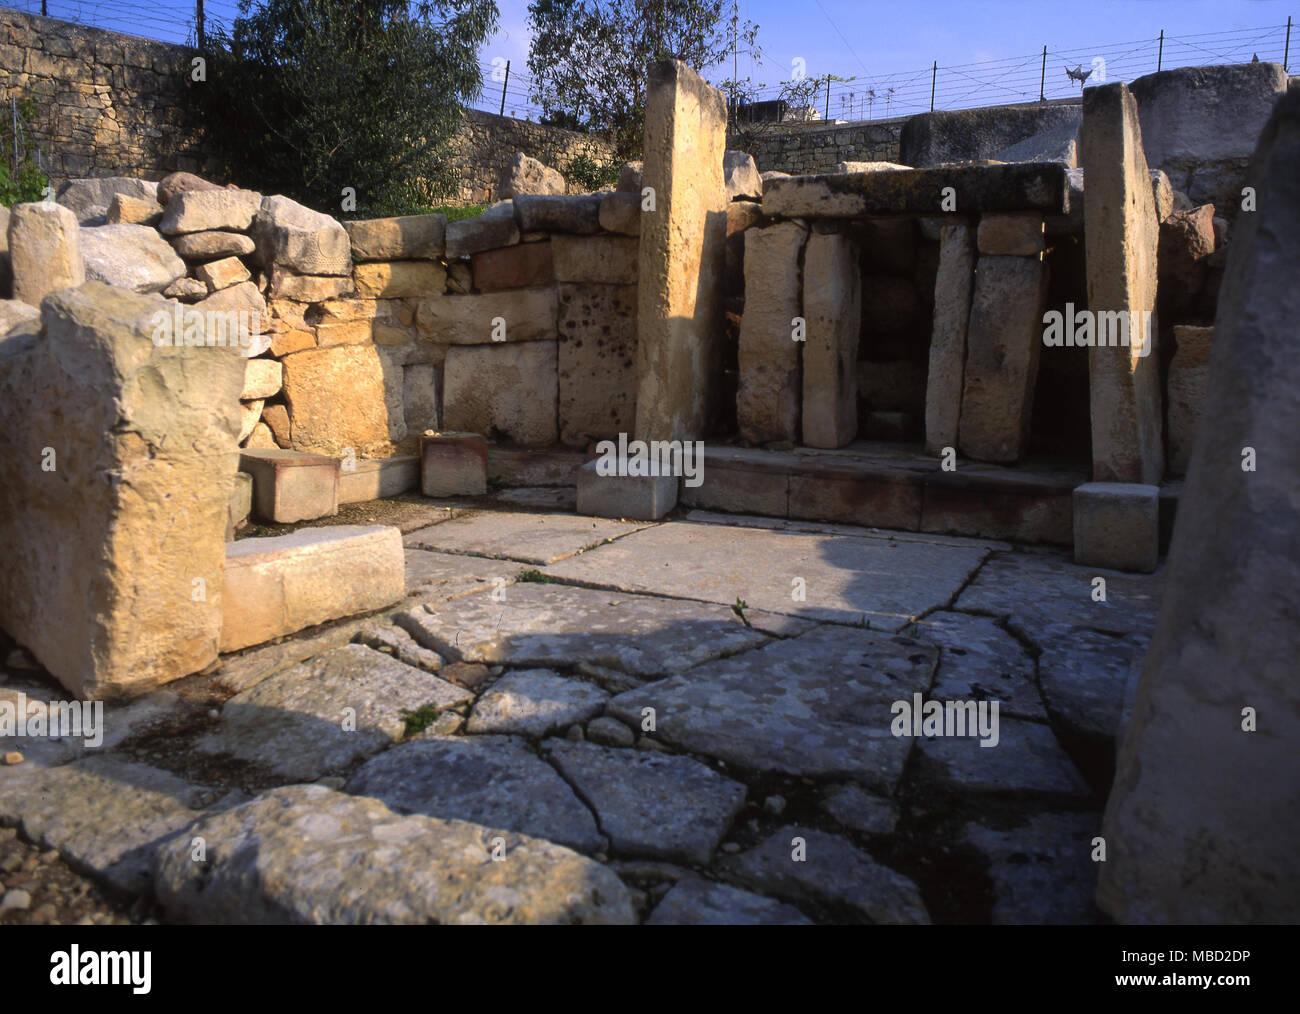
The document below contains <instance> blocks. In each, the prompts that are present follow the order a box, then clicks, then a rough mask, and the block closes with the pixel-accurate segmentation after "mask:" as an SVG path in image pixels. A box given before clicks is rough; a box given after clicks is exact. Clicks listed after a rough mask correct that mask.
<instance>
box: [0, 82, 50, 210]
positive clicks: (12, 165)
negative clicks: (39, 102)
mask: <svg viewBox="0 0 1300 1014" xmlns="http://www.w3.org/2000/svg"><path fill="white" fill-rule="evenodd" d="M6 106H7V108H4V109H0V153H3V155H2V157H0V204H2V205H4V206H5V207H6V208H12V207H13V206H14V205H15V204H21V203H23V202H25V201H39V200H40V199H41V198H42V197H44V196H45V188H46V187H48V186H49V183H50V181H49V178H48V177H47V176H46V175H45V173H44V172H42V171H41V168H40V165H39V164H38V163H39V154H38V152H37V148H36V143H35V142H34V141H33V140H32V138H31V124H32V123H33V122H34V121H35V119H36V103H35V102H33V101H32V100H31V99H30V98H23V99H18V98H11V99H10V100H9V101H8V102H7V103H6Z"/></svg>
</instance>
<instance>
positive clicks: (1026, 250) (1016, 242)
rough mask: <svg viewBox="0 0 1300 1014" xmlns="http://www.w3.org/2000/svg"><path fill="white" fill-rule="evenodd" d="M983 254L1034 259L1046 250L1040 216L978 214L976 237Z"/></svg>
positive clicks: (1041, 217)
mask: <svg viewBox="0 0 1300 1014" xmlns="http://www.w3.org/2000/svg"><path fill="white" fill-rule="evenodd" d="M978 244H979V251H980V253H982V254H1011V255H1014V256H1017V257H1033V256H1034V255H1035V254H1039V253H1042V252H1043V250H1045V249H1046V248H1047V239H1046V237H1045V236H1044V234H1043V216H1042V215H999V214H992V215H981V216H980V226H979V237H978Z"/></svg>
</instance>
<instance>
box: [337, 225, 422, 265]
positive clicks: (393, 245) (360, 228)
mask: <svg viewBox="0 0 1300 1014" xmlns="http://www.w3.org/2000/svg"><path fill="white" fill-rule="evenodd" d="M343 228H344V229H345V230H346V231H347V234H348V239H349V240H350V241H351V243H352V257H353V259H354V260H356V261H399V260H433V259H435V258H438V257H441V256H442V254H443V250H444V249H445V246H446V239H445V236H446V231H447V216H446V215H402V216H400V217H398V218H369V219H362V220H358V221H353V222H344V223H343Z"/></svg>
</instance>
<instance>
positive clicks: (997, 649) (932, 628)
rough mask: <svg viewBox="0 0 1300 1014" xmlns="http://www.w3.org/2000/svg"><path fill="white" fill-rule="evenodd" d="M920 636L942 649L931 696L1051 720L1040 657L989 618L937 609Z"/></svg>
mask: <svg viewBox="0 0 1300 1014" xmlns="http://www.w3.org/2000/svg"><path fill="white" fill-rule="evenodd" d="M916 637H917V638H919V639H920V640H922V641H927V642H929V643H930V644H937V645H938V646H939V648H940V649H941V655H940V658H939V673H938V675H937V677H936V678H935V681H934V686H933V688H931V690H930V696H931V697H933V698H935V699H936V700H940V701H958V700H959V701H998V702H999V712H998V713H999V714H1002V715H1013V716H1015V717H1017V718H1032V719H1036V720H1038V721H1040V722H1041V721H1046V720H1047V712H1046V711H1045V710H1044V708H1043V702H1042V700H1041V699H1040V698H1039V694H1038V687H1036V686H1035V685H1034V661H1033V659H1031V658H1030V657H1029V655H1028V654H1027V653H1026V651H1025V649H1024V648H1023V647H1022V646H1021V645H1020V643H1019V642H1018V641H1017V640H1016V639H1015V638H1014V637H1012V636H1011V635H1010V634H1008V633H1007V632H1006V631H1005V630H1003V629H1002V628H1001V627H999V626H998V625H997V622H996V621H995V620H993V619H991V618H990V617H987V616H972V615H970V614H969V613H954V612H940V613H931V614H930V615H929V616H927V617H926V618H925V619H924V620H922V621H921V622H920V623H918V624H917V629H916Z"/></svg>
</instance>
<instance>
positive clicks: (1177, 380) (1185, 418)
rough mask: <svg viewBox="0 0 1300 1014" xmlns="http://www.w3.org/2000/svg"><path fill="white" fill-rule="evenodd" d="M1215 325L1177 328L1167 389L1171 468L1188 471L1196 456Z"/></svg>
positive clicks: (1172, 472) (1180, 471) (1173, 470)
mask: <svg viewBox="0 0 1300 1014" xmlns="http://www.w3.org/2000/svg"><path fill="white" fill-rule="evenodd" d="M1213 340H1214V328H1212V327H1191V326H1180V327H1175V328H1174V344H1175V345H1176V346H1177V349H1176V350H1175V351H1174V358H1173V359H1171V360H1170V361H1169V377H1168V379H1167V380H1166V381H1165V391H1166V393H1167V396H1168V398H1169V472H1170V474H1172V475H1186V474H1187V464H1188V462H1189V461H1191V459H1192V445H1193V443H1194V442H1195V440H1196V427H1197V426H1199V425H1200V422H1201V416H1202V415H1203V414H1204V410H1205V392H1206V389H1207V387H1208V386H1209V382H1210V346H1211V344H1212V342H1213Z"/></svg>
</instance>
